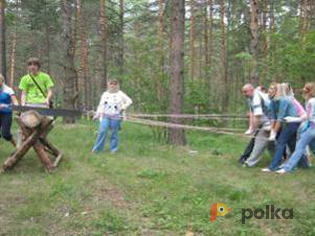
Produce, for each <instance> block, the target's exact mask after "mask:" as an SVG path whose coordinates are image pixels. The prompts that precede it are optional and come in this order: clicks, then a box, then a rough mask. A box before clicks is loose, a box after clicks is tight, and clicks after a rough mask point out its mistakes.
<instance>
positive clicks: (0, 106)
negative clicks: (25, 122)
mask: <svg viewBox="0 0 315 236" xmlns="http://www.w3.org/2000/svg"><path fill="white" fill-rule="evenodd" d="M12 103H13V104H14V105H16V106H17V105H19V103H18V100H17V99H16V96H15V94H14V91H13V89H11V88H10V87H9V86H7V85H6V84H5V83H4V77H3V75H2V74H0V129H1V135H0V137H1V136H2V137H3V138H4V139H5V140H7V141H10V142H11V143H12V144H13V145H14V146H16V142H15V140H14V139H13V137H12V134H11V125H12Z"/></svg>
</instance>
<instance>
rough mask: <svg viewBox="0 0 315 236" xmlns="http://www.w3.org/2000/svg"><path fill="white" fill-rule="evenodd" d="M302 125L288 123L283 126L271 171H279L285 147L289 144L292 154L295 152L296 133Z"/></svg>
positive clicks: (270, 167) (270, 166)
mask: <svg viewBox="0 0 315 236" xmlns="http://www.w3.org/2000/svg"><path fill="white" fill-rule="evenodd" d="M299 125H300V123H286V124H284V125H283V126H282V128H281V131H280V134H279V137H278V139H277V143H276V151H275V155H274V157H273V159H272V161H271V163H270V165H269V167H268V168H269V169H270V170H277V169H278V168H279V165H280V164H281V160H282V156H283V153H284V151H285V146H286V145H287V144H288V146H289V148H290V151H291V153H293V152H294V150H295V142H296V132H297V130H298V128H299Z"/></svg>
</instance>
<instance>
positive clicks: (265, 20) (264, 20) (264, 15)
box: [263, 0, 269, 82]
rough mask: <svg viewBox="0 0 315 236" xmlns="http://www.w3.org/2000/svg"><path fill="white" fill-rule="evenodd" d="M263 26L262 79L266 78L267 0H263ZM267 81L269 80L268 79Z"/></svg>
mask: <svg viewBox="0 0 315 236" xmlns="http://www.w3.org/2000/svg"><path fill="white" fill-rule="evenodd" d="M263 9H264V10H263V28H264V43H263V53H264V59H265V70H264V79H265V81H267V80H268V36H269V34H268V28H267V20H268V15H267V14H268V0H264V2H263ZM268 82H269V81H268Z"/></svg>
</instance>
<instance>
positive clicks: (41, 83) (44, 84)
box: [0, 57, 54, 146]
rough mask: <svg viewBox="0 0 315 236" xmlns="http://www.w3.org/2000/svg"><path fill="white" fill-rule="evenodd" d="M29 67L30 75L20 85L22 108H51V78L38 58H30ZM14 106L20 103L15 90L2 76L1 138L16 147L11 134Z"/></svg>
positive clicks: (0, 93)
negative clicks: (42, 70)
mask: <svg viewBox="0 0 315 236" xmlns="http://www.w3.org/2000/svg"><path fill="white" fill-rule="evenodd" d="M27 66H28V71H29V73H28V74H26V75H25V76H23V77H22V78H21V80H20V84H19V89H21V90H22V95H21V104H22V106H33V107H49V104H50V100H51V96H52V87H53V86H54V84H53V82H52V80H51V78H50V76H49V75H48V74H46V73H44V72H41V71H40V68H41V65H40V62H39V60H38V58H35V57H32V58H30V59H29V60H28V62H27ZM12 104H13V105H16V106H18V105H19V102H18V100H17V97H16V95H15V92H14V90H13V89H12V88H10V87H9V86H8V85H6V84H5V80H4V76H3V75H1V74H0V129H1V136H2V137H3V138H4V139H5V140H7V141H10V142H12V144H13V145H14V146H16V145H17V144H16V141H15V139H14V138H13V136H12V134H11V125H12V114H13V109H12ZM1 136H0V137H1Z"/></svg>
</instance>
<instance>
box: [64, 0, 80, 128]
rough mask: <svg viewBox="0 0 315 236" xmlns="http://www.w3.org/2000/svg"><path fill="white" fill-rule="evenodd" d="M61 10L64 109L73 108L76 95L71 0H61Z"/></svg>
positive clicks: (66, 119)
mask: <svg viewBox="0 0 315 236" xmlns="http://www.w3.org/2000/svg"><path fill="white" fill-rule="evenodd" d="M62 3H63V4H62V11H63V19H62V20H63V25H62V27H63V32H62V38H63V42H64V43H63V63H64V72H65V78H64V98H63V107H64V108H66V109H75V103H76V99H77V96H76V94H75V90H74V85H75V80H76V73H75V68H74V56H73V54H72V53H71V52H72V49H73V44H74V42H73V37H72V36H71V0H63V1H62ZM63 122H64V123H74V122H75V119H74V118H72V117H64V119H63Z"/></svg>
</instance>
